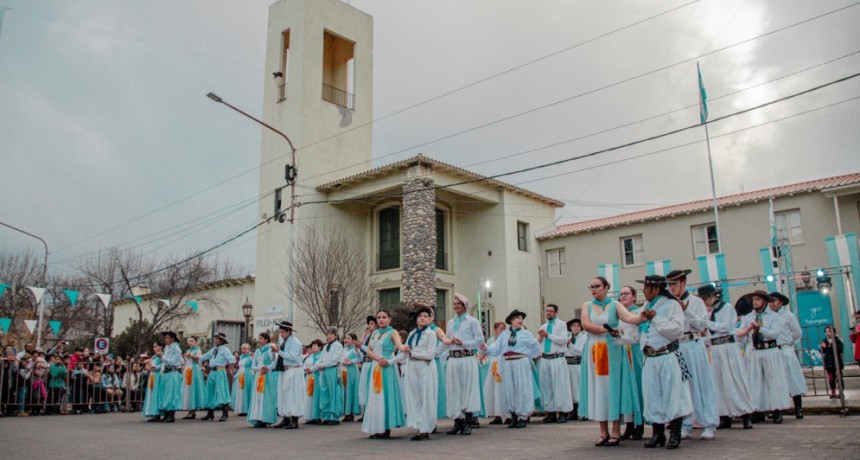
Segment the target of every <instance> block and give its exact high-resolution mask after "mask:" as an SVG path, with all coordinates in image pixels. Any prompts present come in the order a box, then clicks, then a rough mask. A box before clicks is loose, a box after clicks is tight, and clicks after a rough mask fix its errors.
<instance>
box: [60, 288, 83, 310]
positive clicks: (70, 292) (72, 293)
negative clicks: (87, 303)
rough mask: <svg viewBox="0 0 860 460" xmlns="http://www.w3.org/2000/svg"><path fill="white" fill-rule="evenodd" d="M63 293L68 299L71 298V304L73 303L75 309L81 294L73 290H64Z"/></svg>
mask: <svg viewBox="0 0 860 460" xmlns="http://www.w3.org/2000/svg"><path fill="white" fill-rule="evenodd" d="M63 292H65V293H66V297H68V298H69V303H71V304H72V307H74V306H75V304H76V303H78V294H80V293H79V292H78V291H73V290H71V289H63Z"/></svg>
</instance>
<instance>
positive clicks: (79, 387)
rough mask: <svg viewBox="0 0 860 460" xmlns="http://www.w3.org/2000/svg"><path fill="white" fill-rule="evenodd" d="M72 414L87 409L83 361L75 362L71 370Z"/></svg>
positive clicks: (80, 412)
mask: <svg viewBox="0 0 860 460" xmlns="http://www.w3.org/2000/svg"><path fill="white" fill-rule="evenodd" d="M71 382H72V400H73V401H74V404H72V414H75V415H77V414H82V413H84V411H85V410H86V409H87V369H86V367H85V365H84V362H83V361H78V362H77V363H75V370H73V371H72V379H71Z"/></svg>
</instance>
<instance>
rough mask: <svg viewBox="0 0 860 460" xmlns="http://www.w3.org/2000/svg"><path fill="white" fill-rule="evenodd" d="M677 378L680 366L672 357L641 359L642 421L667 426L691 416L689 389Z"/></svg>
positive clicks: (679, 374) (679, 375) (673, 356)
mask: <svg viewBox="0 0 860 460" xmlns="http://www.w3.org/2000/svg"><path fill="white" fill-rule="evenodd" d="M681 377H682V376H681V365H680V364H678V358H677V357H676V356H675V354H674V353H669V354H666V355H662V356H654V357H647V358H645V363H644V364H643V365H642V394H643V397H644V398H645V410H644V414H643V415H644V416H645V420H647V421H649V422H651V423H669V422H671V421H672V420H675V419H676V418H681V417H686V416H688V415H690V414H692V413H693V401H692V398H691V396H690V385H688V384H687V382H684V381H683V380H682V378H681Z"/></svg>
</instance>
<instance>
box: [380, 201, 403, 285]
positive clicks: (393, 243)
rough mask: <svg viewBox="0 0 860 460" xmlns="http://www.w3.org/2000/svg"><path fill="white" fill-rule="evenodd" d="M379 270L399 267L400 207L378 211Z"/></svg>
mask: <svg viewBox="0 0 860 460" xmlns="http://www.w3.org/2000/svg"><path fill="white" fill-rule="evenodd" d="M378 259H379V264H378V268H379V270H390V269H393V268H400V207H399V206H392V207H390V208H385V209H383V210H382V211H379V257H378Z"/></svg>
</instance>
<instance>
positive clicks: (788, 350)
mask: <svg viewBox="0 0 860 460" xmlns="http://www.w3.org/2000/svg"><path fill="white" fill-rule="evenodd" d="M779 353H780V354H781V355H782V359H783V361H784V363H785V364H784V366H785V377H786V380H785V381H786V382H787V384H788V395H789V396H791V397H794V396H797V395H805V394H806V392H807V391H808V390H809V389H808V388H807V387H806V378H805V377H804V376H803V370H802V369H801V368H800V361H798V360H797V354H795V353H794V348H792V347H785V348H780V349H779Z"/></svg>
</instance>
